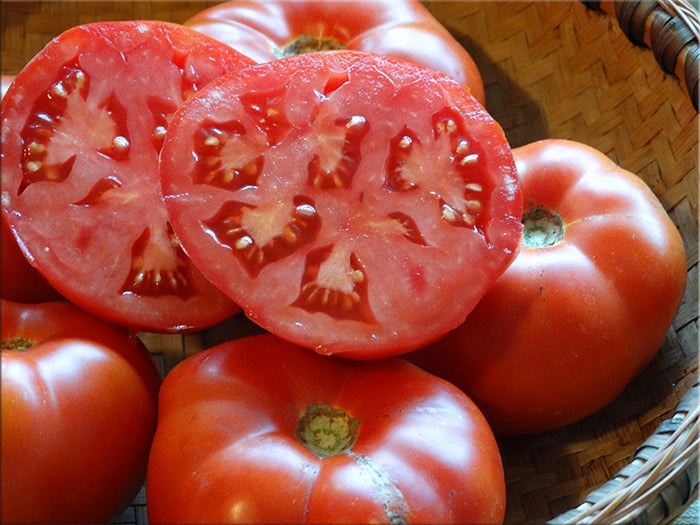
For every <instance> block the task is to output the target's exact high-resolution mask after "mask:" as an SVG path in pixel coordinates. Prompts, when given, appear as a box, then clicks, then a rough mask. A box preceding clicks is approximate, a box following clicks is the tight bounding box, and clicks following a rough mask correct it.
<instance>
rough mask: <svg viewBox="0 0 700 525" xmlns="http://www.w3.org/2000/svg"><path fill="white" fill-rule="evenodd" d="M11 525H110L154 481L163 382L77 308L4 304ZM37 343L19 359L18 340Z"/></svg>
mask: <svg viewBox="0 0 700 525" xmlns="http://www.w3.org/2000/svg"><path fill="white" fill-rule="evenodd" d="M1 329H2V341H3V350H2V414H1V415H2V429H1V431H2V442H1V443H0V445H1V447H2V472H1V483H2V511H1V513H2V522H3V523H108V522H109V521H110V520H112V519H114V518H116V517H117V516H118V515H119V513H121V512H122V511H123V510H124V509H125V508H126V507H127V506H128V505H129V504H130V503H131V501H132V500H133V498H134V497H135V495H136V494H137V492H138V491H139V489H140V488H141V486H142V484H143V481H144V479H145V473H146V465H147V459H148V451H149V448H150V444H151V440H152V438H153V434H154V432H155V427H156V419H157V399H158V389H159V386H160V376H159V374H158V371H157V369H156V367H155V365H154V363H153V361H152V359H151V358H150V356H149V354H148V352H147V350H146V349H145V347H144V346H143V344H141V343H140V341H138V340H137V339H136V338H135V337H132V336H129V335H128V334H127V332H126V331H124V330H123V329H121V328H118V327H115V326H112V325H108V324H106V323H104V322H103V321H100V320H98V319H96V318H94V317H92V316H91V315H89V314H87V313H85V312H83V311H82V310H80V309H78V308H77V307H76V306H74V305H72V304H70V303H69V302H67V301H61V302H48V303H41V304H31V305H30V304H21V303H15V302H11V301H6V300H4V299H3V300H2V325H1ZM20 337H21V338H24V339H27V340H29V341H32V342H33V343H34V345H33V346H31V348H29V349H27V350H23V351H20V350H10V349H8V348H7V345H8V343H9V342H10V340H13V339H15V338H20Z"/></svg>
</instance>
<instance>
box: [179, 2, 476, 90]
mask: <svg viewBox="0 0 700 525" xmlns="http://www.w3.org/2000/svg"><path fill="white" fill-rule="evenodd" d="M185 25H188V26H190V27H193V28H194V29H197V30H198V31H201V32H202V33H205V34H207V35H209V36H212V37H214V38H216V39H217V40H220V41H222V42H224V43H226V44H229V45H230V46H232V47H234V48H235V49H236V50H238V51H240V52H241V53H243V54H244V55H247V56H249V57H250V58H252V59H254V60H255V61H256V62H267V61H269V60H274V59H276V58H281V57H284V56H289V55H293V54H299V53H304V52H310V51H319V50H323V49H352V50H356V51H369V52H373V53H378V54H381V55H388V56H393V57H396V58H400V59H402V60H406V61H408V62H413V63H414V64H419V65H421V66H426V67H430V68H433V69H437V70H438V71H442V72H443V73H446V74H447V75H449V76H451V77H452V78H454V79H456V80H458V81H459V82H460V83H461V84H463V85H464V86H466V87H468V88H469V89H470V91H471V93H472V95H474V97H476V99H477V100H478V101H479V102H481V103H482V104H484V103H485V97H484V86H483V83H482V80H481V75H480V74H479V70H478V69H477V67H476V64H475V63H474V61H473V60H472V57H471V56H470V55H469V53H467V51H465V49H464V48H463V47H462V45H461V44H460V43H459V42H457V41H456V40H455V39H454V37H453V36H452V35H451V34H450V32H449V31H447V29H445V27H443V26H442V24H440V22H439V21H438V20H436V19H435V17H433V15H432V14H431V13H430V12H429V11H428V10H427V9H426V8H425V7H424V6H423V5H422V4H421V3H420V2H418V1H416V0H371V1H367V2H359V1H356V0H349V1H348V0H335V1H329V0H322V1H318V0H295V1H293V2H290V1H288V0H281V1H268V0H234V1H231V2H225V3H222V4H220V5H217V6H214V7H211V8H209V9H207V10H205V11H202V12H201V13H199V14H197V15H195V16H194V17H193V18H191V19H190V20H188V21H187V22H185Z"/></svg>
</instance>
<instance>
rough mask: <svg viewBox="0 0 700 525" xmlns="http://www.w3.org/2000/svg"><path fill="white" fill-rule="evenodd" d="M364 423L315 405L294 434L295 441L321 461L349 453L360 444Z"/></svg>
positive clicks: (333, 408) (310, 407) (303, 417)
mask: <svg viewBox="0 0 700 525" xmlns="http://www.w3.org/2000/svg"><path fill="white" fill-rule="evenodd" d="M359 427H360V420H359V419H357V418H354V417H352V416H351V415H350V414H348V413H347V412H346V411H345V410H343V409H341V408H336V407H332V406H329V405H316V404H311V405H309V407H308V408H307V409H306V412H304V413H303V414H302V415H301V417H300V418H299V421H297V428H296V430H295V432H294V435H295V437H296V438H297V439H298V440H299V441H300V442H301V443H302V444H303V445H304V446H305V447H306V448H307V449H309V450H310V451H311V452H313V453H314V454H316V455H317V456H318V457H320V458H329V457H331V456H335V455H336V454H340V453H342V452H345V451H346V450H349V449H350V447H352V446H353V445H354V444H355V441H357V434H358V430H359Z"/></svg>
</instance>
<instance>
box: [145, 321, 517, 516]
mask: <svg viewBox="0 0 700 525" xmlns="http://www.w3.org/2000/svg"><path fill="white" fill-rule="evenodd" d="M146 498H147V502H148V521H149V523H154V524H155V523H341V522H343V523H388V522H391V523H500V522H502V520H503V516H504V512H505V511H504V504H505V481H504V477H503V468H502V464H501V459H500V455H499V451H498V447H497V444H496V441H495V438H494V436H493V434H492V432H491V430H490V428H489V427H488V425H487V423H486V421H485V419H484V418H483V416H482V414H481V412H479V410H478V408H477V407H476V406H475V405H474V403H472V402H471V401H470V400H469V398H467V397H466V396H465V395H464V394H463V393H462V392H460V391H459V390H458V389H457V388H455V387H454V386H453V385H450V384H449V383H447V382H445V381H442V380H441V379H439V378H437V377H434V376H432V375H430V374H427V373H426V372H424V371H422V370H420V369H419V368H418V367H415V366H413V365H411V364H409V363H407V362H406V361H404V360H402V359H399V358H393V359H386V360H379V361H370V362H362V361H353V360H345V359H340V358H335V357H323V356H320V355H317V354H315V353H313V352H309V351H308V350H306V349H303V348H301V347H297V346H294V345H291V344H289V343H286V342H284V341H282V340H280V339H278V338H276V337H275V336H273V335H271V334H263V335H254V336H249V337H246V338H242V339H236V340H234V341H231V342H227V343H223V344H221V345H219V346H216V347H213V348H211V349H209V350H206V351H204V352H201V353H199V354H195V355H194V356H192V357H190V358H188V359H186V360H185V361H183V362H182V363H180V364H179V365H177V367H175V368H174V369H173V370H172V371H171V372H170V373H169V374H168V376H167V377H166V379H165V381H164V382H163V387H162V389H161V394H160V414H159V419H158V428H157V430H156V435H155V438H154V441H153V447H152V449H151V455H150V458H149V462H148V475H147V480H146Z"/></svg>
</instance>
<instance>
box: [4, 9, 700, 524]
mask: <svg viewBox="0 0 700 525" xmlns="http://www.w3.org/2000/svg"><path fill="white" fill-rule="evenodd" d="M216 3H217V2H214V1H206V2H204V1H179V2H163V1H149V2H145V1H144V2H138V1H135V2H111V1H104V2H3V3H2V26H3V27H2V72H3V73H4V74H15V73H17V72H18V71H19V70H20V69H21V68H22V66H23V65H24V64H25V63H26V62H27V61H28V60H29V59H30V58H31V57H32V56H33V55H34V54H35V53H36V52H38V51H39V50H40V49H41V47H43V45H44V44H45V43H46V42H48V40H50V39H51V38H53V37H54V36H56V35H57V34H59V33H60V32H61V31H63V30H65V29H68V28H70V27H72V26H74V25H77V24H80V23H86V22H93V21H98V20H124V19H161V20H168V21H173V22H184V21H185V20H187V19H188V18H189V17H190V16H192V15H194V14H195V13H197V12H199V11H201V10H203V9H205V8H206V7H208V6H210V5H214V4H216ZM425 4H426V6H427V7H428V9H429V10H430V11H431V12H433V14H434V15H435V16H436V17H437V18H438V19H439V20H440V21H441V22H442V23H443V24H444V25H445V26H446V27H447V28H448V29H449V30H450V31H451V32H452V33H453V34H454V36H455V37H456V38H457V39H458V40H459V41H460V42H461V43H462V44H463V45H464V47H465V48H466V49H467V50H468V51H469V52H470V53H471V55H472V56H473V57H474V59H475V61H476V62H477V65H478V66H479V69H480V71H481V73H482V77H483V80H484V84H485V88H486V105H487V109H488V110H489V111H490V112H491V114H492V115H493V116H494V118H496V120H498V121H499V123H500V124H501V126H502V127H503V128H504V131H505V132H506V136H507V137H508V139H509V141H510V143H511V145H512V146H513V147H517V146H520V145H524V144H527V143H530V142H533V141H535V140H539V139H543V138H547V137H553V138H567V139H572V140H577V141H580V142H583V143H586V144H588V145H590V146H593V147H594V148H597V149H599V150H600V151H602V152H603V153H605V154H607V155H608V156H609V157H610V158H612V159H613V160H614V161H615V162H617V163H618V164H620V165H621V166H622V167H624V168H625V169H627V170H629V171H632V172H634V173H637V174H638V175H639V176H641V177H642V178H643V179H644V180H645V181H646V183H647V184H648V185H649V186H650V187H651V189H652V190H653V191H654V192H655V193H656V195H657V196H658V197H659V198H660V200H661V202H662V204H663V205H664V207H665V208H666V210H667V211H668V213H669V215H670V216H671V218H672V219H673V221H674V223H675V224H676V225H677V227H678V229H679V231H680V233H681V235H682V237H683V239H684V242H685V248H686V255H687V261H688V284H687V290H686V295H685V299H684V301H683V304H682V305H681V307H680V310H679V311H678V314H677V316H676V318H675V320H674V323H673V326H672V328H671V330H670V331H669V333H668V335H667V337H666V340H665V341H664V344H663V346H662V348H661V349H660V351H659V353H658V355H657V356H656V358H655V359H654V360H653V361H652V363H651V364H650V365H649V366H648V367H647V368H646V369H645V370H644V372H643V373H642V374H641V376H640V377H638V378H637V379H636V380H635V381H633V382H632V383H631V384H630V385H629V387H628V388H627V389H626V390H625V391H624V392H623V393H622V394H621V395H620V396H619V397H618V398H617V399H616V400H615V401H614V402H613V403H612V404H611V405H610V406H608V407H607V408H606V409H604V410H602V411H601V412H599V413H597V414H594V415H593V416H590V417H589V418H586V419H585V420H583V421H581V422H579V423H576V424H573V425H569V426H567V427H565V428H562V429H558V430H555V431H551V432H546V433H541V434H536V435H532V436H524V437H517V438H515V437H513V438H503V439H500V440H499V444H500V446H501V451H502V454H503V461H504V466H505V470H506V481H507V489H508V502H507V514H506V522H508V523H543V522H545V521H547V520H554V521H555V522H556V523H567V522H571V523H579V522H582V521H583V520H584V519H589V518H590V519H593V520H597V521H598V522H603V523H609V522H611V521H612V520H613V519H615V518H622V519H624V521H630V520H632V519H634V520H635V522H638V523H668V522H670V520H672V519H673V518H674V517H675V516H676V515H677V514H678V513H679V512H680V511H681V510H682V509H683V508H684V507H685V506H686V505H687V503H688V502H689V501H690V500H692V499H693V498H696V497H697V485H698V483H697V480H698V473H697V434H698V403H697V390H698V387H697V386H696V377H697V353H698V327H697V319H698V114H697V109H696V108H697V93H698V83H697V61H698V50H697V34H696V33H694V32H693V29H689V28H688V27H689V26H688V25H687V24H684V23H682V20H681V21H679V19H680V17H679V16H678V11H674V9H681V10H683V9H686V5H685V3H684V2H669V1H668V0H667V1H666V2H664V4H665V7H663V11H659V9H658V8H659V7H660V6H661V4H662V2H661V1H659V2H658V3H657V2H656V1H651V2H650V1H648V0H647V1H644V2H636V1H634V2H621V3H620V2H618V3H610V2H608V3H606V2H595V3H589V5H584V4H583V3H581V2H578V1H552V2H540V1H537V2H523V1H514V2H503V1H484V2H473V1H445V2H437V1H428V2H425ZM633 4H634V5H633ZM669 4H671V7H669ZM690 15H691V16H693V12H692V10H691V11H690ZM652 28H653V32H652ZM679 34H680V36H679ZM256 331H259V330H258V329H257V328H256V327H255V326H254V325H252V323H250V322H249V321H247V320H246V319H245V318H244V317H243V316H236V317H234V318H232V319H229V320H227V321H226V322H224V323H222V324H221V325H219V326H216V327H214V328H212V329H210V330H207V331H206V332H203V333H198V334H188V335H162V334H150V333H144V334H141V337H142V339H143V341H144V342H145V343H146V345H147V346H148V347H149V350H150V351H151V353H152V355H153V357H154V359H155V361H156V364H157V365H158V367H159V369H160V371H161V373H162V374H166V373H167V372H168V371H169V370H170V369H172V367H173V366H175V365H176V364H177V363H179V362H180V361H182V360H183V359H185V358H186V357H188V356H190V355H193V354H195V353H197V352H199V351H201V350H202V349H204V348H208V347H210V346H212V345H214V344H217V343H219V342H223V341H224V340H227V339H230V338H232V337H238V336H241V335H245V334H249V333H254V332H256ZM612 350H614V349H611V351H612ZM694 385H695V386H694ZM686 394H687V396H686ZM684 396H686V397H684ZM681 400H682V401H681ZM630 480H631V481H630ZM145 505H146V502H145V493H144V492H143V491H142V493H141V494H140V495H139V496H138V497H137V499H136V500H135V502H134V504H133V505H132V506H131V507H130V508H129V509H128V510H127V511H126V512H125V513H124V514H123V515H122V516H121V517H120V519H119V520H118V522H119V523H146V521H147V520H146V511H145Z"/></svg>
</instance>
